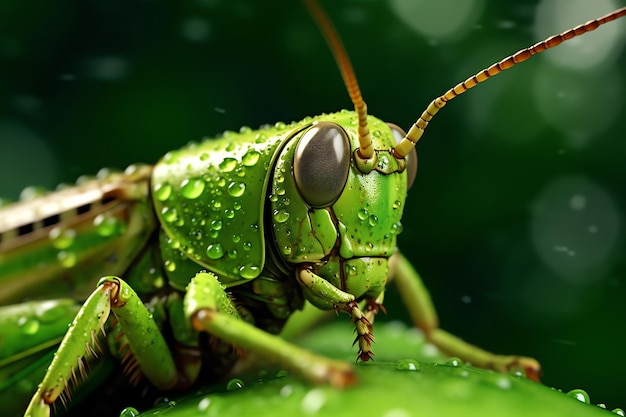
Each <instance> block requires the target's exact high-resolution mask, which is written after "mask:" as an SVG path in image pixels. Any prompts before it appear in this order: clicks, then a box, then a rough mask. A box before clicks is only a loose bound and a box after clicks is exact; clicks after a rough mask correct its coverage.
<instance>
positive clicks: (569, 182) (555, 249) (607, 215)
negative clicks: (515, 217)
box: [531, 176, 621, 284]
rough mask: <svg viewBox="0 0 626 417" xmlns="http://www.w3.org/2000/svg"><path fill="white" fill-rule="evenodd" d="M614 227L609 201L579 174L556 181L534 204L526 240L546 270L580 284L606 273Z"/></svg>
mask: <svg viewBox="0 0 626 417" xmlns="http://www.w3.org/2000/svg"><path fill="white" fill-rule="evenodd" d="M620 225H621V218H620V215H619V212H618V210H617V207H616V205H615V202H614V200H613V198H612V197H611V196H610V195H609V194H608V193H607V192H606V191H605V190H604V189H602V188H601V187H600V186H599V185H597V184H595V183H594V182H592V181H590V180H589V179H587V178H585V177H583V176H572V177H562V178H558V179H556V180H553V181H552V182H551V183H549V184H548V185H547V186H546V187H545V189H544V190H543V191H542V192H541V194H540V195H539V196H538V197H537V199H536V200H535V202H534V207H533V216H532V226H531V228H532V231H531V232H532V242H533V246H534V248H535V250H536V252H537V254H538V255H539V257H540V258H541V259H542V261H543V262H544V263H545V264H546V266H547V267H548V268H549V269H551V270H552V271H553V272H555V273H556V274H557V275H558V276H560V277H562V278H565V279H566V280H568V281H571V282H573V283H578V284H585V283H588V282H592V281H594V280H596V279H599V278H601V277H602V276H603V275H604V274H606V273H607V272H608V271H609V270H610V268H611V266H612V264H613V260H612V257H611V255H612V252H613V250H614V248H615V245H616V243H617V239H618V236H619V230H620Z"/></svg>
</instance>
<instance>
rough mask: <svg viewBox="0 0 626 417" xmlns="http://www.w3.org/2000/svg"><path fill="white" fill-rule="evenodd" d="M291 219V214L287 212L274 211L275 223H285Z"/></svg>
mask: <svg viewBox="0 0 626 417" xmlns="http://www.w3.org/2000/svg"><path fill="white" fill-rule="evenodd" d="M288 218H289V212H288V211H285V210H274V221H276V222H277V223H284V222H286V221H287V219H288Z"/></svg>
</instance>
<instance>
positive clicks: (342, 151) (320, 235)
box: [269, 112, 417, 308]
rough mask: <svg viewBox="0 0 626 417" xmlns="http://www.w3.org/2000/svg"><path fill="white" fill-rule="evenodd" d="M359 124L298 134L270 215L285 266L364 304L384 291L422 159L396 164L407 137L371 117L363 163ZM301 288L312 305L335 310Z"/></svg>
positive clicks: (282, 161)
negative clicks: (305, 272) (410, 189)
mask: <svg viewBox="0 0 626 417" xmlns="http://www.w3.org/2000/svg"><path fill="white" fill-rule="evenodd" d="M356 118H357V116H356V115H355V113H354V112H341V113H335V114H330V115H324V116H320V117H317V118H316V119H315V120H314V122H313V123H312V124H311V125H308V126H307V127H306V128H304V129H302V130H300V131H299V132H297V133H296V134H295V135H294V137H293V138H292V140H290V141H289V142H288V143H287V144H286V146H285V147H284V149H283V150H282V151H281V153H280V155H279V157H278V159H277V161H276V164H275V168H274V174H273V177H272V184H271V192H270V206H271V207H270V210H269V212H270V215H271V216H272V224H273V232H274V238H275V242H276V246H277V250H278V253H279V254H280V256H281V257H282V258H283V260H284V261H285V262H287V263H289V264H292V265H294V266H295V268H296V270H300V269H308V270H310V271H311V272H313V273H314V274H315V275H317V276H319V277H321V278H322V279H324V280H326V281H328V282H329V283H331V284H332V285H333V286H334V287H336V288H338V289H340V290H342V291H344V292H347V293H350V294H352V295H354V296H355V298H357V299H360V298H363V297H368V298H375V297H376V296H378V295H379V294H380V292H381V291H382V290H383V288H384V287H385V284H386V281H387V264H388V259H389V257H390V256H391V255H392V253H393V251H394V249H395V246H396V236H397V234H398V233H400V231H401V230H402V227H401V225H400V219H401V217H402V211H403V208H404V202H405V198H406V193H407V189H408V187H409V186H410V184H411V183H412V182H413V178H414V177H415V173H416V170H417V155H416V154H415V151H413V152H412V153H410V154H409V155H408V156H407V157H405V158H396V157H395V156H394V155H393V148H394V146H396V143H397V141H399V140H401V139H402V137H403V136H404V132H402V131H401V130H400V129H399V128H398V127H396V126H393V125H388V124H386V123H384V122H382V121H380V120H378V119H376V118H374V117H371V116H370V117H368V123H369V125H370V126H371V129H372V132H373V134H372V138H373V139H372V146H373V150H374V152H373V154H374V157H372V158H370V159H369V160H368V161H367V164H363V163H362V160H361V159H360V158H359V157H358V155H357V152H358V149H359V146H360V144H359V138H358V132H357V127H356V125H357V123H355V121H356ZM303 289H304V293H305V296H306V297H307V298H308V300H309V301H310V302H312V303H313V304H315V305H317V306H318V307H320V308H332V307H333V304H332V303H331V302H329V301H328V300H327V299H323V298H320V297H319V296H317V295H314V294H312V293H311V292H309V291H308V289H307V287H306V286H303Z"/></svg>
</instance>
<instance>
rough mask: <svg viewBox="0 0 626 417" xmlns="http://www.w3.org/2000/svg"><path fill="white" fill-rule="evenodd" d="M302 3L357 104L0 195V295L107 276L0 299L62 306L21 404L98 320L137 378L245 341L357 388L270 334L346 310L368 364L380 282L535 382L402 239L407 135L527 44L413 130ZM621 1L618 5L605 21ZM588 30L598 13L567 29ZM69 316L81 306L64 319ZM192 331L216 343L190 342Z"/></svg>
mask: <svg viewBox="0 0 626 417" xmlns="http://www.w3.org/2000/svg"><path fill="white" fill-rule="evenodd" d="M309 7H310V8H311V9H312V14H313V15H314V16H316V17H317V19H318V21H319V22H320V23H319V24H320V26H321V27H322V29H323V31H324V32H325V35H326V36H327V37H328V39H329V43H330V44H331V49H332V50H333V52H334V53H335V55H336V57H337V60H338V62H339V64H340V68H341V71H342V75H343V77H344V80H345V82H346V85H347V86H348V91H349V94H350V96H351V98H352V101H353V104H354V106H355V111H354V112H340V113H334V114H328V115H321V116H317V117H314V118H307V119H304V120H303V121H301V122H296V123H292V124H288V125H285V124H277V125H275V126H273V127H268V128H264V129H259V130H243V131H242V132H240V133H231V134H227V135H225V136H224V137H222V138H219V139H215V140H210V141H206V142H203V143H200V144H192V145H189V146H188V147H186V148H183V149H181V150H178V151H173V152H170V153H168V154H166V155H165V156H164V157H163V158H162V160H161V161H160V162H159V163H157V164H156V165H155V166H154V167H150V166H132V167H130V168H129V169H127V170H126V172H125V173H122V174H119V173H105V174H103V175H101V177H100V178H98V179H95V180H91V181H86V182H84V183H83V184H80V185H77V186H76V187H72V188H69V189H65V190H61V191H58V192H55V193H52V194H49V195H46V196H42V197H39V198H35V199H33V200H31V201H24V202H20V203H17V204H15V205H10V206H8V207H6V208H3V209H2V212H0V214H1V216H0V233H1V234H2V240H1V241H0V245H2V246H0V248H1V252H0V262H1V263H0V265H1V266H2V268H1V269H0V274H1V277H0V278H1V279H2V282H3V295H2V297H3V304H6V303H10V302H14V301H17V300H20V299H23V298H24V297H26V296H28V295H29V288H30V285H31V283H34V282H36V283H42V282H43V283H46V282H47V283H54V284H55V287H57V288H58V287H61V284H59V282H60V281H65V280H68V279H71V281H72V285H71V287H72V291H74V292H75V293H76V296H77V297H79V296H80V295H81V294H84V293H85V291H86V290H85V286H90V285H92V284H93V281H92V280H93V279H94V278H96V277H98V276H105V278H102V279H101V280H100V282H99V284H98V286H97V289H96V290H95V291H93V292H91V291H88V292H91V295H90V296H89V297H88V298H87V301H85V303H84V304H83V305H82V306H81V307H80V310H79V311H78V312H75V310H74V308H73V307H71V306H69V307H68V304H72V305H73V303H68V302H67V300H64V301H59V302H54V303H53V302H50V301H45V302H43V303H42V304H35V305H33V304H23V305H18V306H12V307H10V308H11V309H12V310H11V311H12V312H13V313H14V314H15V316H9V315H8V313H9V310H8V308H9V307H7V310H6V311H5V314H4V316H3V317H5V318H6V319H7V322H10V317H20V318H23V317H27V316H28V314H32V316H33V317H34V318H36V317H41V316H46V317H52V318H59V320H51V321H52V322H53V324H54V326H56V328H55V331H56V335H57V336H56V337H57V338H58V337H60V336H62V335H63V334H65V336H64V337H63V340H62V341H61V343H60V345H59V348H58V350H57V353H56V356H55V359H54V360H53V362H52V364H51V365H50V367H49V368H48V371H47V373H46V376H45V378H44V380H43V383H42V385H41V386H40V388H39V389H38V390H37V392H36V393H35V395H34V396H33V399H32V401H31V403H30V405H29V407H28V410H27V411H26V415H46V414H48V413H49V408H50V404H52V403H53V402H54V401H55V400H56V399H57V398H58V397H59V395H61V393H63V392H64V391H65V390H66V389H67V385H68V381H70V380H71V379H72V378H73V376H72V375H75V374H77V375H79V378H80V376H81V375H82V374H83V373H85V371H84V368H83V360H84V359H82V358H84V357H87V358H89V357H90V356H92V353H93V351H94V350H97V348H98V345H101V344H102V343H103V342H102V341H101V340H99V339H101V337H102V336H101V334H102V333H104V332H105V331H106V333H108V334H109V335H110V336H109V337H108V340H107V342H108V343H109V344H110V345H112V346H113V347H112V348H111V350H112V351H113V352H121V356H122V360H124V361H126V362H127V363H128V367H129V373H130V374H131V378H139V377H140V375H143V376H144V377H145V378H147V379H148V380H149V381H150V382H151V384H153V385H154V386H155V387H157V388H159V389H163V390H168V389H173V388H177V389H179V388H183V387H185V386H188V385H191V384H193V382H194V381H195V380H196V379H197V378H198V376H199V374H200V372H202V371H204V369H202V365H203V363H202V361H201V360H199V359H198V358H199V356H198V352H203V354H206V353H207V352H209V353H212V354H213V356H214V357H216V358H218V359H219V361H218V362H220V364H219V365H220V366H219V368H220V370H222V369H223V368H228V366H229V365H231V364H232V363H233V362H234V361H236V360H237V356H238V355H237V354H238V352H239V349H245V350H249V351H251V352H256V353H258V354H260V355H265V356H266V357H268V358H269V359H273V360H279V361H280V362H281V363H282V364H283V365H284V366H286V367H287V368H289V369H291V370H293V371H294V372H297V373H300V374H302V375H303V376H304V377H305V378H308V379H310V380H312V381H315V382H329V383H331V384H334V385H336V386H346V385H350V384H352V383H354V382H355V377H354V373H353V369H352V366H351V365H349V364H346V363H343V362H337V361H334V360H329V359H326V358H323V357H319V356H316V355H313V354H311V353H309V352H307V351H304V350H302V349H300V348H297V347H295V346H293V345H291V344H290V343H288V342H285V341H283V340H282V339H280V338H278V337H276V336H274V334H276V333H278V332H279V331H280V329H281V328H282V326H283V325H284V323H285V321H286V320H287V319H288V318H289V316H290V315H291V314H292V313H293V312H294V311H297V310H299V309H301V308H302V306H303V304H304V301H305V300H306V301H308V302H310V303H311V304H313V305H314V306H316V307H318V308H320V309H323V310H333V309H335V310H344V311H346V312H348V313H349V314H350V317H351V318H352V320H353V321H354V323H355V328H356V330H357V342H358V344H359V353H358V357H359V359H361V360H364V361H367V360H369V359H370V358H371V356H372V354H373V353H372V349H371V341H372V340H373V333H372V332H373V329H372V324H373V321H374V317H375V314H376V313H377V312H378V310H379V309H380V308H382V303H383V295H384V289H385V287H386V285H387V283H388V282H390V281H393V282H395V283H396V284H397V285H398V287H399V288H400V289H401V294H402V296H403V298H404V299H405V303H406V305H407V308H408V310H409V312H410V313H411V315H412V317H413V319H414V321H415V324H416V325H417V326H419V327H420V328H422V329H423V330H424V332H425V334H426V335H427V337H428V338H429V340H430V341H431V342H432V343H434V344H435V345H437V346H438V347H440V348H441V349H442V350H443V351H445V352H447V353H449V354H451V355H454V356H459V357H461V358H463V359H464V360H466V361H469V362H471V363H473V364H475V365H478V366H482V367H485V368H491V369H497V370H500V371H504V372H508V371H510V370H511V369H516V368H518V367H519V368H522V369H523V370H524V371H525V372H526V374H527V375H528V376H529V377H531V378H537V374H538V373H539V370H540V367H539V364H538V363H537V362H536V361H535V360H534V359H531V358H525V357H519V356H499V355H494V354H491V353H488V352H485V351H482V350H480V349H478V348H476V347H474V346H471V345H468V344H466V343H465V342H463V341H461V340H460V339H458V338H456V337H455V336H453V335H451V334H449V333H447V332H445V331H443V330H441V329H439V328H438V326H437V319H436V314H435V312H434V308H433V307H432V304H431V302H430V299H429V296H428V294H427V292H426V290H425V288H424V287H423V285H422V283H421V279H420V278H419V276H418V274H417V272H416V271H415V270H414V269H413V268H412V266H411V265H410V264H409V262H408V261H407V260H406V259H405V258H404V257H403V255H402V254H400V252H399V251H397V250H396V236H397V234H398V233H399V232H400V230H401V227H400V220H401V216H402V211H403V209H404V205H405V198H406V194H407V190H408V188H409V187H410V185H411V184H412V181H413V178H414V176H415V172H416V169H417V157H416V154H415V150H414V145H415V142H417V140H419V138H420V137H421V134H422V132H423V130H424V128H425V127H426V125H427V124H428V122H429V121H430V119H431V117H432V115H434V114H435V113H436V112H437V111H438V109H439V108H441V107H443V105H444V104H445V103H446V102H447V101H449V100H450V99H452V98H454V97H455V96H456V95H458V94H460V93H462V92H464V91H466V90H467V89H468V88H471V87H472V86H473V85H475V84H476V83H477V82H480V81H484V80H485V79H486V78H488V76H491V75H495V74H497V73H498V72H500V71H501V70H502V69H506V68H508V67H509V66H512V65H513V62H515V61H517V60H523V59H526V58H527V57H528V55H529V54H530V53H529V52H528V50H523V51H520V52H519V53H518V54H515V55H513V56H512V57H509V58H507V59H505V60H503V61H502V62H501V64H499V65H500V67H499V66H498V65H494V66H492V67H490V68H489V69H488V70H486V71H485V72H481V73H479V74H477V75H476V76H475V77H472V78H470V79H468V80H467V81H466V82H465V83H464V84H460V85H458V86H457V87H455V88H454V89H451V90H449V91H448V92H447V93H446V94H444V95H443V96H441V97H438V98H437V99H435V100H434V101H433V102H432V103H431V105H430V106H429V107H428V109H427V110H426V111H425V112H424V113H423V114H422V116H421V117H420V119H419V120H418V121H417V122H416V123H415V125H414V126H413V127H412V128H411V129H410V130H409V132H408V134H405V133H404V132H402V131H401V130H400V129H399V128H397V127H395V126H389V125H387V124H386V123H384V122H382V121H380V120H378V119H376V118H374V117H371V116H367V114H366V106H365V103H364V101H363V100H362V98H361V97H360V92H359V90H358V85H357V84H356V79H355V77H354V75H353V73H352V69H351V67H350V64H349V61H348V60H347V55H346V54H345V52H343V48H342V47H341V45H340V43H339V41H338V38H337V36H336V35H335V34H334V31H333V30H332V28H331V27H330V25H329V23H328V21H327V19H326V18H324V17H323V14H322V13H321V11H319V9H318V8H317V7H316V6H315V4H309ZM624 14H626V10H624V9H620V10H619V11H617V12H615V13H614V14H612V15H610V16H611V17H609V18H604V19H603V20H602V21H601V22H602V23H604V22H606V21H610V20H613V19H616V18H618V17H621V16H623V15H624ZM594 28H595V23H591V24H588V25H586V26H584V27H583V29H575V30H574V31H577V32H576V34H581V33H584V32H585V31H588V30H592V29H594ZM572 33H574V32H573V31H568V32H566V34H567V35H565V34H564V35H559V36H557V37H556V38H553V40H548V41H546V42H547V43H545V42H544V43H541V44H539V45H538V46H536V47H535V48H534V49H533V50H532V51H533V52H537V51H540V50H542V49H544V48H545V47H547V46H550V47H551V46H554V44H556V43H560V41H561V40H563V39H564V37H568V36H569V35H570V34H572ZM42 259H43V260H44V261H41V260H42ZM45 260H47V261H45ZM109 274H114V275H116V276H111V275H109ZM117 276H119V278H118V277H117ZM122 279H123V280H122ZM233 299H234V300H235V301H236V302H233V301H232V300H233ZM17 311H19V313H17ZM29 312H30V313H29ZM61 312H63V313H64V314H61ZM66 312H69V314H70V315H73V314H76V319H75V321H74V322H73V324H72V326H71V327H70V329H69V330H68V331H67V332H65V328H64V327H66V325H67V323H68V321H67V319H66V314H65V313H66ZM111 313H113V315H114V316H115V320H111V319H109V317H110V316H111ZM55 316H58V317H55ZM26 322H27V324H28V320H26ZM16 324H19V325H24V323H23V322H21V323H16ZM5 329H6V331H9V330H11V329H9V327H8V326H3V330H5ZM164 329H167V330H164ZM36 330H37V329H34V330H33V333H37V332H36ZM162 333H167V335H166V336H167V337H163V336H162ZM170 333H171V334H170ZM199 333H208V334H210V336H211V340H212V341H211V342H209V343H204V342H200V341H199V336H198V334H199ZM42 334H43V333H42ZM46 336H47V337H49V336H48V335H46ZM57 338H55V337H54V336H53V337H50V340H55V339H56V341H58V339H57ZM56 341H55V342H54V343H56ZM20 342H24V344H22V343H20V344H18V346H16V347H15V348H12V349H13V351H11V352H10V354H9V355H7V356H6V357H5V358H3V362H2V364H3V365H5V364H8V363H12V362H15V361H16V360H17V359H18V358H19V359H20V360H24V359H25V358H26V357H27V354H33V353H36V352H38V351H40V350H41V349H43V347H45V346H47V344H46V342H45V341H42V340H39V339H36V338H29V340H28V341H26V340H24V341H22V340H20ZM26 342H29V343H31V345H30V346H28V345H26ZM224 342H225V343H224ZM76 358H80V359H78V360H77V359H76Z"/></svg>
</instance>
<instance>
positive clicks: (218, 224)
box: [211, 219, 222, 230]
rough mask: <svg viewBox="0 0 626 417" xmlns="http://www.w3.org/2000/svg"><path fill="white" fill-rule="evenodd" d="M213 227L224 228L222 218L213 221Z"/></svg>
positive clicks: (216, 228)
mask: <svg viewBox="0 0 626 417" xmlns="http://www.w3.org/2000/svg"><path fill="white" fill-rule="evenodd" d="M211 229H213V230H222V221H221V220H219V219H218V220H213V221H212V222H211Z"/></svg>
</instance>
